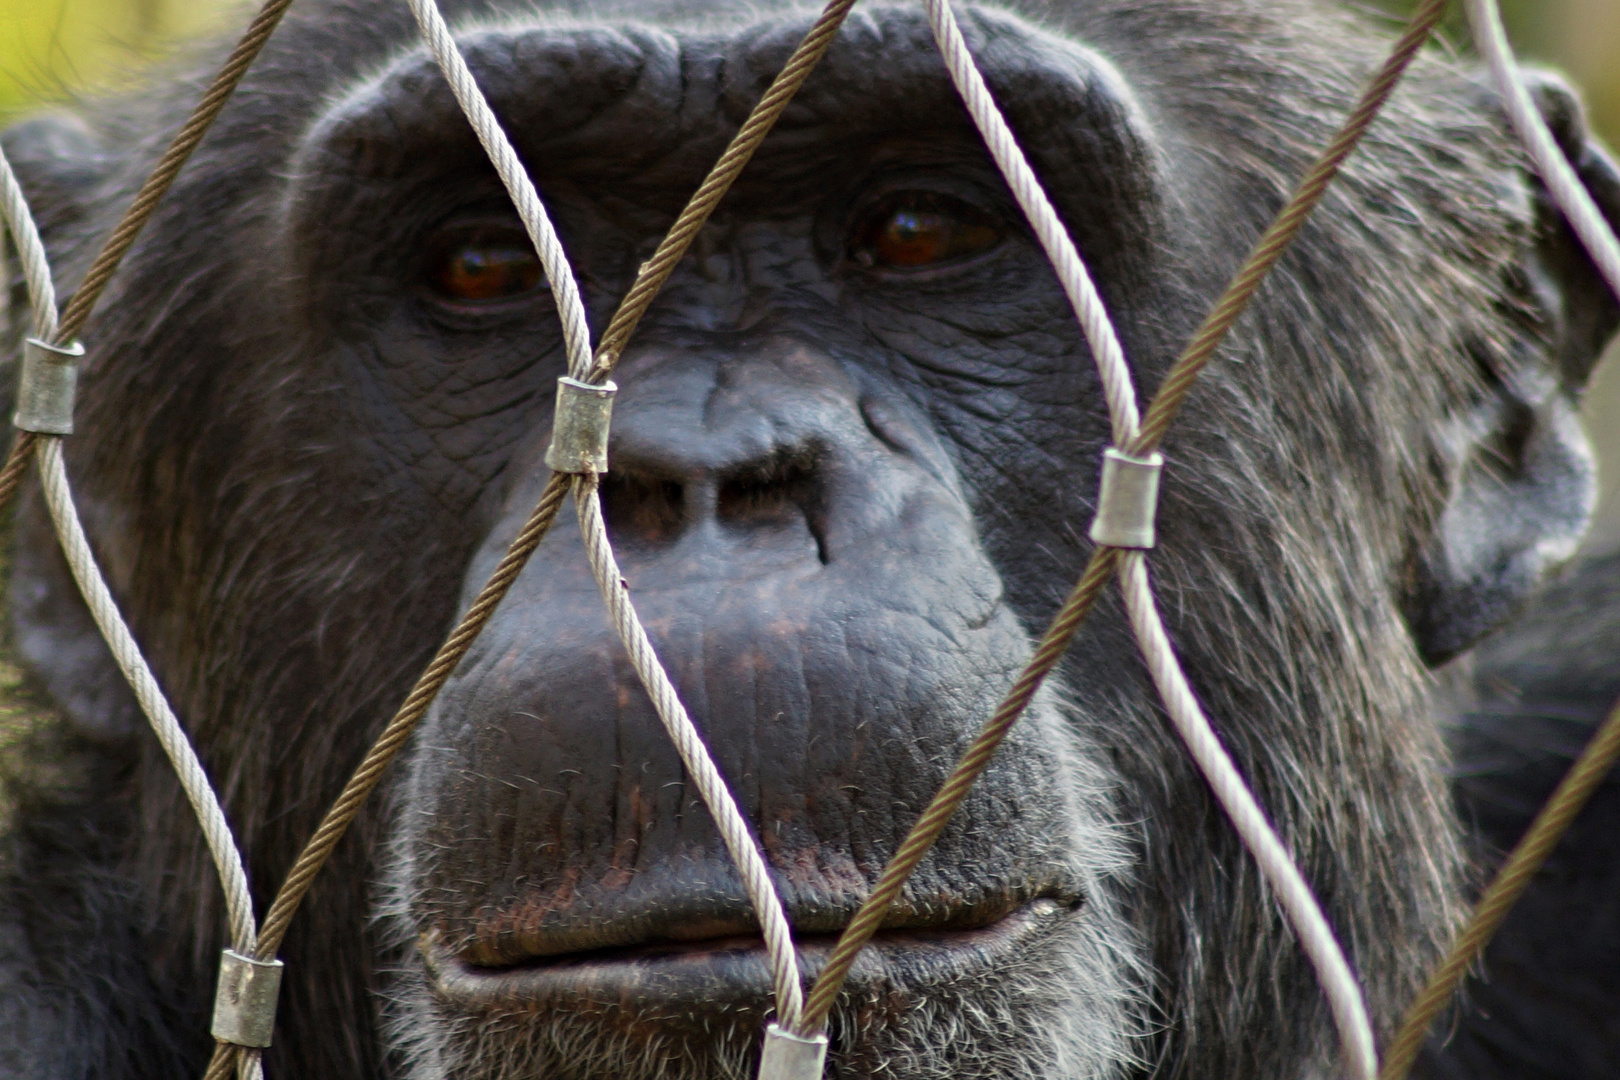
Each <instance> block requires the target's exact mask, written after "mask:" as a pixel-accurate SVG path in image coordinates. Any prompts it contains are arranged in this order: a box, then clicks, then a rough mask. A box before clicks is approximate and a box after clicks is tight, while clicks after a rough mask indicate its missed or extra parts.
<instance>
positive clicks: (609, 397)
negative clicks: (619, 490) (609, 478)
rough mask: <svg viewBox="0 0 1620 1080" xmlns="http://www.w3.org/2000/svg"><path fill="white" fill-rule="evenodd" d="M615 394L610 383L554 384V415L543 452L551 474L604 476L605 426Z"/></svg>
mask: <svg viewBox="0 0 1620 1080" xmlns="http://www.w3.org/2000/svg"><path fill="white" fill-rule="evenodd" d="M618 391H619V388H618V387H617V386H616V385H614V384H613V383H611V382H606V383H603V384H602V385H601V386H595V385H593V384H591V383H588V382H581V381H579V380H578V379H570V378H569V377H568V376H566V375H565V376H563V377H562V378H560V379H558V380H557V414H556V419H554V420H553V421H552V426H551V446H550V447H549V448H548V449H547V450H546V464H547V465H549V466H550V467H551V469H552V471H554V472H560V473H583V472H594V473H605V472H607V468H608V456H607V448H608V422H609V421H610V420H611V419H612V418H613V395H614V394H616V393H618Z"/></svg>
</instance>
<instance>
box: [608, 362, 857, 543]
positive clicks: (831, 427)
mask: <svg viewBox="0 0 1620 1080" xmlns="http://www.w3.org/2000/svg"><path fill="white" fill-rule="evenodd" d="M622 381H623V384H624V386H625V390H624V391H622V392H621V396H620V400H619V402H618V403H617V404H616V405H615V408H614V419H613V437H612V442H611V445H610V449H609V472H608V474H607V475H606V476H605V477H604V478H603V482H602V510H603V515H604V516H605V517H606V519H607V527H608V533H609V535H610V536H611V537H612V539H613V541H614V543H615V545H616V546H617V545H622V546H624V547H625V548H626V549H629V550H630V551H631V552H632V553H634V551H635V550H637V549H641V550H642V551H643V553H649V551H648V549H653V548H659V547H667V546H670V545H686V544H701V545H702V546H703V547H704V548H705V549H706V550H709V551H710V553H711V554H712V553H713V551H714V549H715V547H716V545H718V547H719V548H721V549H724V550H726V551H727V552H728V553H729V554H728V557H745V558H746V557H753V558H761V557H767V556H769V557H771V558H772V559H773V560H776V559H780V558H782V557H783V556H787V557H790V558H805V559H814V560H817V561H819V562H822V563H825V562H827V560H828V558H829V552H828V546H827V540H828V521H827V515H828V514H829V513H830V512H832V510H833V508H834V507H836V505H837V504H838V503H839V501H840V500H839V499H838V493H837V491H836V490H834V489H835V488H836V487H838V486H839V477H840V475H841V473H842V471H843V470H842V469H841V467H840V463H841V462H846V461H848V460H849V459H850V457H851V456H852V454H853V455H857V456H858V455H859V453H860V451H861V448H862V444H863V443H866V442H871V441H872V436H871V433H870V432H869V431H868V430H866V427H865V424H864V423H863V422H862V420H861V408H860V401H859V395H858V392H857V390H856V388H855V386H854V385H853V384H852V383H851V382H850V380H849V378H848V377H847V376H846V375H845V374H844V373H843V371H842V370H841V369H840V368H838V367H837V365H836V364H834V363H833V362H831V361H828V360H826V359H825V358H822V357H818V356H814V355H810V354H807V353H806V352H804V351H800V350H794V349H791V348H785V349H783V350H780V351H776V352H774V353H771V354H768V355H766V356H759V355H757V354H756V355H754V356H751V357H749V358H748V359H747V360H746V361H733V360H729V359H727V358H725V357H714V356H704V355H697V356H693V355H690V354H683V355H670V354H663V355H661V356H658V357H656V358H652V357H649V358H647V359H646V361H645V362H644V363H642V364H639V365H634V366H630V368H629V370H626V371H624V377H623V380H622Z"/></svg>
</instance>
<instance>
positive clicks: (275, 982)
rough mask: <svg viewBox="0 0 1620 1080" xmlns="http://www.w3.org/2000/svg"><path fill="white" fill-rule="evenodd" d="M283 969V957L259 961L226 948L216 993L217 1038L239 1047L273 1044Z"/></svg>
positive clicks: (215, 1020)
mask: <svg viewBox="0 0 1620 1080" xmlns="http://www.w3.org/2000/svg"><path fill="white" fill-rule="evenodd" d="M281 971H282V964H281V961H280V960H255V959H253V958H252V957H251V956H243V955H242V954H241V953H239V952H236V951H235V950H233V949H226V950H225V951H224V953H223V955H221V956H220V958H219V989H218V991H216V992H215V994H214V1024H213V1028H212V1031H213V1033H214V1038H216V1039H219V1040H220V1041H221V1042H228V1043H235V1044H236V1045H238V1046H257V1047H265V1046H269V1045H270V1036H271V1035H272V1034H274V1033H275V1030H276V997H277V995H278V994H279V993H280V992H281Z"/></svg>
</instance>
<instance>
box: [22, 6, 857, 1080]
mask: <svg viewBox="0 0 1620 1080" xmlns="http://www.w3.org/2000/svg"><path fill="white" fill-rule="evenodd" d="M410 2H411V7H412V11H413V13H415V14H416V15H417V18H418V21H419V22H420V23H422V25H423V31H424V36H425V37H426V39H427V41H428V45H429V48H430V49H431V50H432V51H433V53H434V57H435V60H436V61H437V62H438V63H439V64H440V66H441V70H445V71H446V76H447V78H449V80H450V83H451V89H452V92H453V93H455V94H456V97H457V101H458V103H459V104H461V105H462V107H463V109H464V110H465V111H468V112H469V122H470V123H472V124H473V127H474V130H475V132H477V134H478V136H479V139H480V142H481V143H483V144H484V146H485V149H486V152H491V154H492V161H494V163H495V164H496V169H497V172H498V173H499V174H500V176H501V178H502V181H503V182H505V183H507V184H508V191H509V193H513V188H516V189H518V191H519V192H521V191H522V190H523V188H524V187H525V186H527V188H528V191H529V193H530V195H531V196H532V198H531V197H529V196H522V197H520V196H519V195H518V194H516V193H513V199H514V204H515V205H516V206H517V208H518V210H519V214H520V216H521V217H523V220H524V226H525V228H526V229H527V230H528V231H529V233H530V237H531V240H533V241H534V242H535V250H536V253H537V254H539V255H540V257H541V260H542V264H543V265H545V266H546V271H547V275H548V278H550V279H551V280H552V281H553V288H554V289H555V288H556V282H557V281H568V282H569V283H570V284H572V282H573V278H572V271H571V270H568V269H567V265H568V264H567V261H566V255H565V253H564V252H563V250H562V247H561V244H560V243H553V242H552V241H555V231H554V230H553V229H552V228H551V224H550V220H549V217H547V216H546V214H545V211H544V207H543V204H542V203H541V202H540V200H539V197H538V193H536V192H534V189H533V186H532V181H530V180H529V178H528V176H527V174H526V173H525V172H524V171H523V170H522V168H521V163H517V159H516V155H515V153H514V152H512V150H511V146H510V142H509V140H507V138H506V135H505V133H504V132H503V131H502V130H501V128H500V125H499V121H498V119H497V118H496V117H495V116H494V113H493V110H490V109H489V107H488V102H487V100H485V99H484V97H483V94H482V91H480V90H479V89H478V86H477V82H476V80H474V79H473V78H472V76H471V72H470V70H468V69H467V68H466V65H465V60H464V59H463V58H461V57H460V53H459V50H457V49H456V47H455V41H454V37H453V35H451V34H450V33H449V31H448V28H447V27H445V26H444V23H443V18H442V15H440V17H439V18H438V19H437V20H435V19H434V16H435V15H439V12H438V10H437V7H436V6H435V5H433V4H431V3H428V2H422V0H410ZM853 4H854V0H833V2H832V3H831V4H829V5H828V6H827V8H826V9H825V10H824V11H823V12H822V14H821V16H820V17H819V18H818V19H817V20H816V22H815V23H814V24H813V25H812V27H811V29H810V31H809V32H808V33H807V34H806V36H805V38H804V40H802V41H801V42H800V43H799V45H798V47H797V48H796V49H795V50H794V52H793V54H792V56H791V57H790V58H789V60H788V63H787V64H786V65H785V66H784V68H783V70H782V72H780V73H779V74H778V75H777V77H776V79H775V80H774V81H773V82H772V83H771V86H770V88H769V89H768V90H767V92H766V94H765V95H764V97H763V98H761V100H760V102H759V103H758V104H756V105H755V107H754V109H753V111H752V112H751V113H750V114H749V116H748V118H747V120H745V122H744V124H743V126H742V128H741V129H740V130H739V131H738V133H737V135H736V136H735V137H734V138H733V139H732V142H731V143H730V145H728V147H727V149H726V152H725V154H724V155H723V156H722V157H721V159H720V160H719V161H718V162H716V164H715V165H714V167H713V168H712V169H711V170H710V172H709V174H708V175H707V176H706V177H705V179H704V181H703V183H702V184H701V185H700V186H699V188H698V190H697V192H696V193H695V194H694V195H693V196H692V198H691V200H690V201H689V202H688V204H687V206H686V208H685V209H684V210H683V211H682V213H681V214H680V215H679V216H678V217H677V219H676V222H675V224H674V225H673V226H671V231H670V235H667V236H666V237H665V239H664V241H663V242H662V243H661V244H660V245H659V248H658V252H657V253H655V255H654V258H653V259H650V260H648V262H647V263H645V264H643V265H642V267H641V269H640V272H639V273H638V275H637V278H636V281H635V283H634V284H633V285H632V287H631V291H630V293H628V294H627V295H626V298H625V300H623V301H621V303H620V307H619V309H618V311H616V313H615V321H616V322H617V323H618V324H619V329H618V331H617V334H618V337H617V339H616V340H617V341H618V342H619V343H620V344H619V347H620V349H621V350H622V348H623V345H624V343H625V342H627V341H628V338H629V335H630V334H631V333H632V332H633V331H634V329H635V326H636V324H637V323H638V322H639V320H640V317H641V315H642V314H643V313H645V311H646V309H647V307H649V306H650V305H651V303H652V300H653V299H654V298H655V297H656V295H657V293H658V291H659V290H660V289H661V288H662V286H663V284H664V283H665V282H666V281H667V280H668V279H669V275H670V273H672V272H673V269H674V266H675V264H676V263H677V262H678V261H679V259H680V257H681V255H683V254H684V253H685V251H686V250H687V248H689V247H690V246H691V242H692V239H693V238H695V237H696V235H697V232H698V231H699V230H700V229H701V228H702V226H703V224H704V222H706V221H707V220H708V217H709V216H710V214H712V213H713V211H714V208H715V207H716V206H717V205H718V204H719V201H720V198H721V197H722V196H724V194H725V192H726V191H727V190H729V188H730V186H731V184H732V182H733V181H735V180H736V178H737V176H738V175H740V174H741V172H742V169H743V167H744V166H745V165H746V164H747V163H748V161H749V159H750V158H751V157H752V156H753V153H754V151H756V150H757V149H758V148H759V145H760V143H762V142H763V141H764V139H765V136H766V135H768V134H769V133H770V129H771V127H772V125H773V124H774V123H775V122H776V119H777V117H779V116H780V115H781V112H782V110H783V109H784V108H785V107H786V105H787V103H788V101H789V100H791V98H792V96H793V94H794V93H796V92H797V90H798V88H799V87H800V86H802V85H803V83H804V80H805V79H806V78H807V77H808V76H809V74H810V71H811V70H812V69H813V68H814V67H815V65H816V63H818V62H819V61H820V59H821V57H822V55H824V54H825V52H826V49H827V47H828V45H829V44H830V43H831V41H832V38H833V36H834V35H835V34H836V32H837V29H838V27H839V26H840V25H841V24H842V22H843V19H844V16H845V15H846V14H848V12H849V9H850V7H851V6H853ZM452 57H454V60H452V59H451V58H452ZM455 60H460V61H461V63H460V65H459V67H458V66H457V64H456V63H455V62H454V61H455ZM452 72H454V73H456V74H455V75H454V77H452ZM463 72H464V73H465V77H463V75H462V74H461V73H463ZM469 102H473V103H474V106H473V107H472V108H471V109H469V108H468V103H469ZM479 102H482V104H483V108H482V109H478V108H477V106H476V103H479ZM475 117H476V118H475ZM492 145H493V146H494V148H495V149H494V150H493V151H491V150H490V148H491V146H492ZM503 146H504V148H505V149H504V151H503V150H502V147H503ZM508 155H510V156H508ZM497 156H498V157H499V158H500V159H501V160H496V157H497ZM502 161H505V162H506V163H507V164H508V165H509V166H510V165H511V164H512V163H517V167H516V168H515V169H510V168H508V169H503V168H502ZM526 207H527V208H529V209H530V210H532V211H538V212H536V213H530V214H528V215H525V213H524V211H525V208H526ZM548 233H549V235H550V237H551V241H545V237H546V236H547V234H548ZM677 233H679V235H677ZM671 237H673V239H672V238H671ZM543 241H544V242H543ZM548 255H549V257H550V258H551V259H552V260H553V261H552V262H550V263H547V261H546V260H547V258H548ZM571 295H572V297H573V301H572V302H573V303H574V304H577V303H578V289H577V287H575V288H574V289H573V290H572V292H571ZM568 303H569V301H568V300H566V299H560V300H559V304H568ZM632 303H633V305H634V307H633V309H632V311H631V314H630V315H629V316H625V317H623V318H621V317H620V312H623V311H625V310H626V308H627V306H630V305H632ZM561 314H562V316H563V319H564V324H565V327H566V326H567V325H568V322H569V320H570V314H569V312H567V311H563V312H561ZM613 325H614V324H613V323H610V329H611V328H612V326H613ZM575 340H578V339H575ZM568 352H569V361H570V367H571V370H572V369H574V367H575V365H576V364H577V362H578V353H577V351H576V349H575V348H574V345H573V342H569V343H568ZM601 355H602V354H600V353H599V354H598V368H597V369H593V370H592V371H591V372H589V373H588V374H589V375H590V377H591V378H592V379H593V380H594V381H600V380H601V379H603V378H605V377H606V376H607V374H608V372H609V371H611V369H612V363H611V362H609V363H608V364H607V365H606V367H605V368H604V367H601V366H600V358H601ZM617 356H618V354H617V353H615V354H613V355H612V357H611V360H616V359H617ZM0 479H3V474H0ZM570 483H571V481H570V478H569V477H568V476H567V475H565V474H553V475H552V476H551V478H550V479H549V480H548V481H547V483H546V487H545V490H544V491H543V492H542V494H541V497H540V500H539V503H538V504H537V505H536V507H535V509H534V511H533V512H532V513H531V514H530V516H529V518H528V520H527V521H526V522H525V524H524V527H523V529H522V530H521V531H520V532H519V534H518V537H517V539H516V540H514V541H513V543H512V545H511V546H510V547H508V549H507V551H506V554H505V555H504V556H503V557H502V559H501V562H500V564H499V565H498V566H497V567H496V569H495V571H494V573H493V574H492V575H491V576H490V579H489V580H488V581H487V582H485V584H484V586H483V588H482V589H481V590H480V591H479V594H478V597H477V599H475V600H474V602H473V604H472V606H471V607H470V608H468V610H467V613H466V614H465V615H464V616H462V619H461V621H460V622H459V623H458V624H457V626H456V629H455V630H454V631H452V633H451V635H450V637H449V638H448V639H446V641H445V643H444V645H443V646H441V647H440V649H439V652H438V653H437V654H436V655H435V656H434V658H433V660H432V661H431V662H430V664H429V665H428V668H427V670H426V671H424V672H423V674H422V676H421V677H420V678H419V679H418V680H417V683H416V685H415V686H414V687H413V688H412V690H411V693H410V694H409V695H408V696H407V698H406V700H405V702H404V704H402V705H401V706H400V708H399V710H398V712H396V714H395V715H394V717H393V718H392V719H391V720H390V721H389V722H388V724H387V725H386V726H385V727H384V729H383V732H382V734H381V735H380V736H378V739H377V741H376V742H375V743H374V744H373V745H372V747H371V749H370V750H369V751H368V752H367V754H366V757H365V759H364V760H363V761H362V762H361V765H360V767H359V768H358V769H357V770H356V771H355V773H354V775H353V776H351V777H350V779H349V781H348V782H347V783H346V784H345V785H344V789H343V791H342V792H341V793H340V794H339V796H338V799H337V801H336V802H335V803H334V804H333V806H332V808H331V809H330V810H329V811H328V812H327V815H326V817H325V818H324V819H323V820H322V822H321V825H320V826H319V827H318V828H317V829H316V832H315V834H314V835H313V836H312V837H311V838H310V840H309V841H308V842H307V843H306V845H305V847H304V849H303V851H302V852H301V853H300V854H299V857H298V860H297V861H296V862H295V863H294V865H293V869H292V871H290V872H289V874H288V877H287V879H286V881H284V882H283V884H282V887H281V889H280V890H279V891H278V892H277V894H276V899H275V901H274V902H273V903H272V904H271V907H270V911H269V913H268V914H267V915H266V916H265V920H264V926H263V928H262V930H261V932H260V936H259V949H258V951H257V953H256V955H257V957H258V958H259V959H263V960H267V959H270V958H272V957H273V956H274V955H275V950H276V949H277V948H279V947H280V944H281V940H282V938H283V936H284V935H285V934H286V930H287V927H288V925H289V924H290V923H291V920H292V917H293V915H294V914H295V913H296V912H297V910H298V906H299V904H300V903H301V902H302V900H303V897H304V896H305V894H307V892H308V891H309V888H310V886H311V885H312V884H313V883H314V879H315V877H316V875H317V874H318V873H319V872H320V869H321V867H322V866H323V865H324V864H325V862H326V860H327V859H328V858H329V857H330V855H331V853H332V851H333V850H334V849H335V848H336V846H337V842H338V841H339V840H340V839H342V836H343V834H344V833H345V832H346V831H347V829H348V827H349V825H350V824H351V823H352V822H353V820H354V818H355V817H356V816H357V815H358V814H359V811H360V808H361V807H362V806H363V805H364V803H365V800H366V798H367V797H368V796H369V795H370V794H371V791H372V789H373V788H375V787H376V784H377V782H378V781H379V780H380V779H381V777H382V773H383V772H384V771H385V770H386V769H387V767H388V765H389V764H390V763H391V762H392V760H393V759H394V757H395V756H397V755H398V753H399V751H400V750H402V749H403V748H404V746H405V744H406V742H407V741H408V740H409V738H410V735H411V734H412V732H413V731H414V730H415V728H416V725H417V723H419V722H420V720H421V718H422V717H423V716H424V715H426V713H427V710H428V708H429V706H431V705H432V703H433V699H434V698H435V697H436V696H437V695H438V691H439V689H440V688H441V687H442V686H443V685H444V682H445V681H446V680H447V679H448V678H449V676H450V673H451V672H452V671H453V670H454V669H455V666H456V664H457V663H459V662H460V659H461V657H462V656H464V655H465V654H466V651H467V649H469V648H471V646H472V643H473V641H474V640H476V639H477V637H478V634H479V633H480V632H481V631H482V629H483V627H484V624H485V623H486V622H488V620H489V618H490V616H491V615H493V614H494V610H495V607H496V606H497V605H498V604H499V603H500V600H501V598H502V597H504V596H505V594H506V592H507V591H508V590H509V589H510V587H511V584H512V582H514V581H516V579H517V576H518V574H519V573H521V571H522V569H523V566H524V565H525V564H526V563H527V562H528V559H529V556H530V555H532V554H533V553H534V551H535V549H536V548H538V547H539V545H540V542H541V541H542V540H543V539H544V538H545V535H546V533H547V532H548V531H549V530H550V528H551V525H552V523H553V522H554V521H555V520H556V517H557V513H558V511H559V510H560V509H561V506H562V502H563V499H564V498H566V496H567V495H568V491H569V485H570ZM766 884H767V885H768V884H769V879H768V878H767V879H766ZM777 907H778V909H780V903H779V902H778V903H777ZM768 921H769V920H768V919H767V918H766V917H765V916H762V923H765V922H768ZM779 941H780V939H779ZM786 946H787V949H788V950H791V947H792V940H791V936H789V937H788V938H787V939H786ZM780 953H781V949H780V945H779V947H778V950H777V951H776V952H775V953H773V956H775V955H780ZM775 966H776V967H778V968H780V967H781V965H780V964H777V965H775ZM794 970H795V971H796V963H795V965H794ZM778 981H780V979H779V980H778ZM793 990H794V991H795V992H799V988H798V982H797V978H795V979H794V981H793ZM234 1050H235V1047H234V1046H232V1045H231V1044H226V1043H219V1044H217V1045H216V1046H215V1051H214V1057H213V1059H212V1060H211V1061H210V1062H209V1066H208V1071H207V1073H206V1074H205V1080H223V1078H224V1077H225V1076H226V1075H227V1074H228V1072H229V1069H230V1063H231V1059H232V1058H233V1057H234V1056H235V1055H234Z"/></svg>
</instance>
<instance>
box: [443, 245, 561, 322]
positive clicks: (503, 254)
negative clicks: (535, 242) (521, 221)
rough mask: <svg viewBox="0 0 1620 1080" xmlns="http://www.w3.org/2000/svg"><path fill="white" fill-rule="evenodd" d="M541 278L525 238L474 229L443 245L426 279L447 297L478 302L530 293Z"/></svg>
mask: <svg viewBox="0 0 1620 1080" xmlns="http://www.w3.org/2000/svg"><path fill="white" fill-rule="evenodd" d="M544 277H545V272H544V270H543V269H542V268H541V266H540V260H539V259H538V258H537V257H536V256H535V254H534V250H533V249H532V248H530V247H529V242H528V239H527V237H524V236H523V235H522V234H521V233H517V234H514V233H512V232H509V231H507V230H501V231H499V232H496V231H488V232H483V231H480V232H475V233H472V234H471V235H464V236H461V237H459V238H457V239H456V240H455V241H454V242H452V243H450V244H448V245H446V246H445V248H444V249H443V251H442V253H441V254H440V255H439V256H437V257H436V258H435V259H434V260H433V264H432V267H431V269H430V271H429V275H428V282H429V284H430V285H431V286H432V288H433V291H434V292H436V293H438V294H439V295H440V296H442V297H444V298H445V299H446V300H453V301H456V302H458V303H463V304H478V303H488V302H490V301H492V300H507V299H510V298H512V297H514V296H521V295H523V294H524V293H527V292H533V291H534V290H535V289H537V288H539V286H540V283H541V281H542V280H543V279H544Z"/></svg>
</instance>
